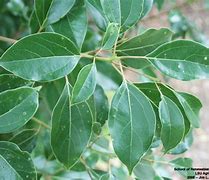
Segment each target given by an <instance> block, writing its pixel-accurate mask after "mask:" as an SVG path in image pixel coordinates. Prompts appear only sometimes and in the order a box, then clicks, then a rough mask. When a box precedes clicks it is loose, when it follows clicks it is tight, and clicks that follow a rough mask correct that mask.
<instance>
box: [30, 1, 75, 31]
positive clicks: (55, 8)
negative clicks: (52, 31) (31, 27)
mask: <svg viewBox="0 0 209 180" xmlns="http://www.w3.org/2000/svg"><path fill="white" fill-rule="evenodd" d="M74 3H75V0H62V1H59V0H35V11H34V13H35V14H34V15H33V18H34V16H36V21H37V23H38V24H39V28H40V29H43V28H44V27H46V26H47V25H50V24H52V23H55V22H57V21H59V20H60V19H61V18H62V17H64V16H65V15H66V14H67V13H68V12H69V11H70V9H71V8H72V7H73V5H74Z"/></svg>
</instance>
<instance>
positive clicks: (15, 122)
mask: <svg viewBox="0 0 209 180" xmlns="http://www.w3.org/2000/svg"><path fill="white" fill-rule="evenodd" d="M0 107H1V108H0V133H9V132H12V131H14V130H16V129H18V128H20V127H22V126H23V125H25V124H26V123H27V122H28V121H29V120H30V119H31V118H32V117H33V115H34V114H35V112H36V111H37V108H38V93H37V92H36V91H35V90H34V89H32V88H27V87H21V88H18V89H14V90H8V91H4V92H2V93H0Z"/></svg>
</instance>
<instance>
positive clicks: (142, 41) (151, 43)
mask: <svg viewBox="0 0 209 180" xmlns="http://www.w3.org/2000/svg"><path fill="white" fill-rule="evenodd" d="M172 35H173V33H172V32H171V31H170V30H169V29H167V28H161V29H148V30H147V31H145V32H144V33H143V34H140V35H138V36H136V37H134V38H132V39H128V40H127V41H125V42H123V43H122V44H120V45H119V46H117V50H116V52H117V55H118V56H145V55H147V54H149V53H151V52H152V51H154V50H155V49H156V48H157V47H158V46H160V45H162V44H164V43H166V42H169V41H170V40H171V38H172ZM123 63H124V64H126V65H127V66H131V67H133V68H136V69H141V68H144V67H146V66H149V65H150V62H149V61H147V59H142V58H139V59H131V58H127V59H125V60H124V61H123Z"/></svg>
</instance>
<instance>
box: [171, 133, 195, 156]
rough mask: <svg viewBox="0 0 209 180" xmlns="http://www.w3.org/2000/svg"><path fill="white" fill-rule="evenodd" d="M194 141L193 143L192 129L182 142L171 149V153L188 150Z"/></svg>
mask: <svg viewBox="0 0 209 180" xmlns="http://www.w3.org/2000/svg"><path fill="white" fill-rule="evenodd" d="M192 143H193V134H192V129H191V130H190V132H189V133H188V134H187V135H186V137H185V138H184V140H183V141H182V142H181V143H180V144H178V146H176V147H175V148H174V149H172V150H171V151H170V154H174V155H177V154H182V153H184V152H186V151H187V150H189V148H190V147H191V146H192Z"/></svg>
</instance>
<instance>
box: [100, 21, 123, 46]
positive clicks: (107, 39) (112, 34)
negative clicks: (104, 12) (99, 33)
mask: <svg viewBox="0 0 209 180" xmlns="http://www.w3.org/2000/svg"><path fill="white" fill-rule="evenodd" d="M118 36H119V26H118V24H116V23H110V24H109V25H108V27H107V29H106V32H105V34H104V37H103V41H102V49H104V50H108V49H111V48H112V47H113V46H114V45H115V43H116V41H117V39H118Z"/></svg>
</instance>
